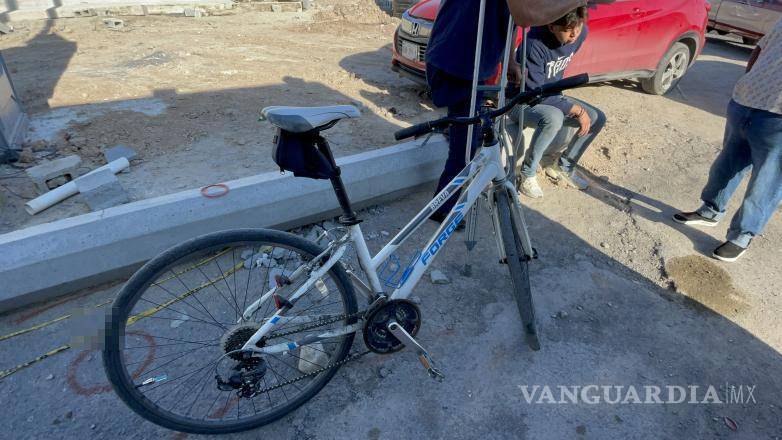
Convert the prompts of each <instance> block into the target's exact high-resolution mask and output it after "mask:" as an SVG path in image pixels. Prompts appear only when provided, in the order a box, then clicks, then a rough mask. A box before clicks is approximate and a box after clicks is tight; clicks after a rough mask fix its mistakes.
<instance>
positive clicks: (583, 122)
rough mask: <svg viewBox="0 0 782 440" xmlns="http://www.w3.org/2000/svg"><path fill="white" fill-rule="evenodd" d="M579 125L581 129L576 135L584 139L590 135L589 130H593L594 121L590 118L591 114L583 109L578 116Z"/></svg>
mask: <svg viewBox="0 0 782 440" xmlns="http://www.w3.org/2000/svg"><path fill="white" fill-rule="evenodd" d="M578 124H579V125H580V126H581V128H579V129H578V133H576V135H577V136H578V137H584V136H586V135H588V134H589V130H590V129H592V119H591V118H590V117H589V113H587V112H586V110H584V109H583V108H581V113H579V115H578Z"/></svg>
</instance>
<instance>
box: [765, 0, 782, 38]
mask: <svg viewBox="0 0 782 440" xmlns="http://www.w3.org/2000/svg"><path fill="white" fill-rule="evenodd" d="M763 10H764V12H763V14H764V16H765V17H766V20H765V23H766V24H765V27H764V28H763V35H767V34H768V33H770V32H771V30H772V29H774V26H776V24H777V22H778V21H779V20H782V0H766V1H765V2H764V3H763Z"/></svg>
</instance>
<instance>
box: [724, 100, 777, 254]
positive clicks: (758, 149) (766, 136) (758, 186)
mask: <svg viewBox="0 0 782 440" xmlns="http://www.w3.org/2000/svg"><path fill="white" fill-rule="evenodd" d="M747 142H748V144H749V150H750V152H751V161H752V176H751V178H750V180H749V186H748V187H747V193H746V194H745V196H744V201H743V202H742V204H741V208H740V209H739V211H738V212H737V213H736V215H735V216H734V217H733V221H732V222H731V224H730V229H729V230H728V240H729V241H730V242H732V243H734V244H735V245H737V246H739V247H742V248H747V247H748V246H749V243H750V241H751V240H752V238H753V237H755V236H757V235H758V234H760V233H761V232H763V229H764V228H765V226H766V224H767V223H768V221H769V220H770V219H771V216H772V215H773V214H774V212H775V211H776V210H777V207H779V204H780V202H782V115H777V114H774V113H770V112H766V111H762V110H754V111H752V114H751V116H750V118H749V125H748V126H747Z"/></svg>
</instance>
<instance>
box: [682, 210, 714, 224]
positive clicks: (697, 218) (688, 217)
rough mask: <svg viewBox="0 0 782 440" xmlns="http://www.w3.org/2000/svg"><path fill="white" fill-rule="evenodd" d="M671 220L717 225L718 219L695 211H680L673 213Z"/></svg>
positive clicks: (683, 222)
mask: <svg viewBox="0 0 782 440" xmlns="http://www.w3.org/2000/svg"><path fill="white" fill-rule="evenodd" d="M673 221H675V222H676V223H681V224H683V225H690V226H692V225H698V226H717V224H718V223H719V220H713V219H710V218H706V217H704V216H702V215H700V214H698V213H697V212H680V213H677V214H674V215H673Z"/></svg>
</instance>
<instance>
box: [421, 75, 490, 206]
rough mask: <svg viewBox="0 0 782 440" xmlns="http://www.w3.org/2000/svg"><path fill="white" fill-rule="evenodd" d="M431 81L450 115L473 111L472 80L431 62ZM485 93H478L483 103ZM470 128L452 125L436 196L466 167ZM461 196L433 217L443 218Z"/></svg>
mask: <svg viewBox="0 0 782 440" xmlns="http://www.w3.org/2000/svg"><path fill="white" fill-rule="evenodd" d="M426 74H427V80H428V82H429V86H430V89H431V91H432V101H433V102H434V104H435V105H436V106H437V107H447V108H448V116H452V117H464V116H469V114H470V101H471V99H472V82H471V81H466V80H463V79H461V78H456V77H453V76H451V75H448V74H447V73H445V72H443V71H441V70H439V69H437V68H436V67H434V66H431V65H427V70H426ZM481 98H482V94H481V93H479V94H478V99H477V101H476V103H477V105H480V102H481ZM467 130H468V128H467V127H465V126H452V127H451V128H450V129H449V136H448V138H449V139H448V158H447V159H446V161H445V166H444V168H443V172H442V174H441V175H440V180H439V182H438V184H437V190H436V191H435V195H437V194H439V193H440V191H442V190H443V188H445V187H446V186H448V184H449V183H450V182H451V180H453V179H454V178H455V177H456V176H457V175H459V172H460V171H461V170H463V169H464V167H465V166H466V163H465V161H464V156H465V151H466V150H467ZM479 134H480V133H479V130H473V152H474V151H475V149H476V148H477V144H478V142H477V139H478V137H479ZM458 197H459V195H458V194H455V195H454V196H452V197H451V198H450V199H449V200H448V201H447V202H446V203H444V204H443V205H441V206H440V208H439V209H438V210H437V212H435V213H433V214H432V216H431V217H430V218H431V219H432V220H435V221H442V220H443V219H444V218H445V216H446V215H448V213H449V212H450V210H451V209H452V208H453V207H454V205H455V204H456V200H457V199H458Z"/></svg>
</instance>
